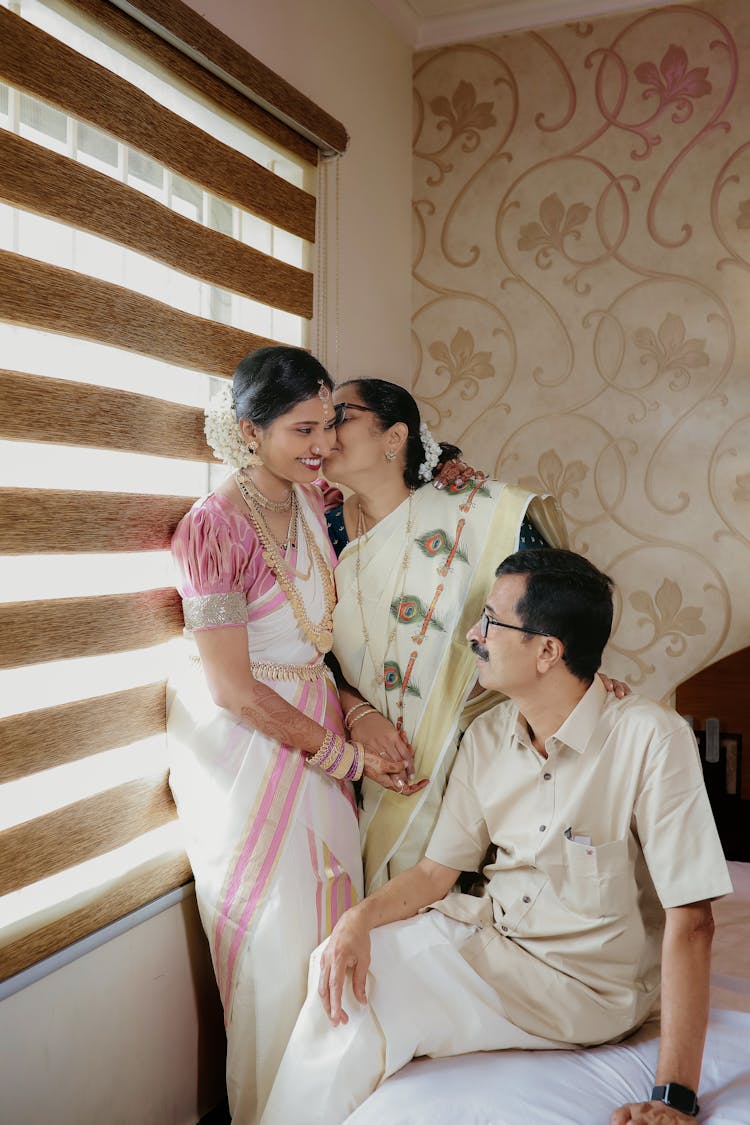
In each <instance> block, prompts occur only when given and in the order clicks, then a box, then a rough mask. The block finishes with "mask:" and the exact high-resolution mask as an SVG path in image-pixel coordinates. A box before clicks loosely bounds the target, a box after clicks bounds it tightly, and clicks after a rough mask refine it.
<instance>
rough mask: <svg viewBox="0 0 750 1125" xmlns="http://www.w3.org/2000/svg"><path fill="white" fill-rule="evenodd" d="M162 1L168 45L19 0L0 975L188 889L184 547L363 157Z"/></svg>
mask: <svg viewBox="0 0 750 1125" xmlns="http://www.w3.org/2000/svg"><path fill="white" fill-rule="evenodd" d="M144 6H145V7H148V8H149V9H150V10H153V9H154V4H153V3H150V4H148V5H144ZM128 7H129V10H130V9H132V8H133V7H134V5H129V6H128ZM135 7H138V6H137V5H135ZM155 7H156V9H157V10H158V11H159V13H160V20H161V22H163V24H164V25H165V27H166V30H167V31H168V32H169V36H170V41H168V40H167V39H166V38H165V37H164V36H163V35H161V34H158V33H157V32H155V31H154V30H152V28H151V26H150V27H148V28H147V27H146V26H145V25H144V24H143V23H142V22H140V21H139V19H138V18H136V17H137V13H136V17H134V16H133V15H131V14H126V13H124V12H122V11H120V10H119V9H118V8H117V7H116V6H114V5H113V4H110V3H107V2H106V0H70V2H69V3H64V2H60V0H45V2H40V0H0V354H2V357H3V359H2V367H3V370H2V371H1V372H0V452H1V454H2V461H3V465H4V466H5V467H6V468H5V471H4V474H3V475H4V479H3V482H2V485H3V487H1V488H0V582H1V583H2V590H3V594H2V597H3V599H4V603H3V604H2V605H0V746H1V747H2V750H0V979H4V978H7V977H9V976H11V975H13V974H15V973H18V972H19V971H21V970H22V969H24V968H26V967H28V966H29V965H30V964H32V963H34V962H35V961H37V960H39V959H41V958H44V957H46V956H48V955H49V954H51V953H53V952H55V951H57V950H58V949H60V948H62V947H64V946H66V945H68V944H70V943H72V942H74V941H76V940H78V939H79V938H81V937H84V936H86V935H87V934H88V933H90V932H92V931H93V930H95V929H97V928H99V927H101V926H102V925H104V924H106V923H108V922H111V921H113V920H115V919H117V918H119V917H122V916H123V915H124V914H126V913H128V912H130V911H132V910H134V909H136V908H137V907H139V906H141V905H142V904H144V903H146V902H148V901H150V900H152V899H154V898H156V897H158V896H159V895H161V894H163V893H165V892H166V891H168V890H170V889H172V888H174V887H176V886H179V885H180V884H181V883H184V882H186V881H187V880H188V879H189V878H190V871H189V868H188V865H187V860H186V858H185V856H184V854H183V852H182V849H181V846H180V840H179V833H178V830H177V825H176V821H175V810H174V806H173V804H172V801H171V797H170V794H169V790H168V786H167V781H166V778H167V762H166V756H165V735H164V725H165V714H164V712H165V681H164V677H165V667H166V659H165V655H166V651H167V647H168V645H169V643H170V639H171V638H172V637H173V636H174V635H175V634H176V633H178V632H179V631H180V629H181V613H180V606H179V600H178V598H177V595H176V593H175V592H174V591H173V590H172V589H171V585H170V569H169V565H168V545H169V539H170V536H171V533H172V531H173V529H174V527H175V525H176V523H177V521H178V520H179V518H180V517H181V515H182V514H183V512H184V511H186V509H187V508H188V507H189V506H190V503H191V502H192V500H193V499H194V498H195V497H196V496H198V495H200V494H201V493H203V492H205V491H207V490H208V489H209V488H210V487H212V485H213V483H215V482H214V481H213V480H212V477H213V475H214V474H215V473H216V471H217V467H216V466H215V465H212V464H211V461H212V458H211V453H210V451H209V450H208V448H207V446H206V444H205V440H204V437H203V406H204V405H205V403H206V402H207V400H208V398H209V397H210V394H211V391H212V386H215V385H218V383H219V381H220V380H222V379H225V378H226V377H228V376H229V375H231V372H232V370H233V368H234V366H235V364H236V362H237V360H238V359H239V358H240V357H241V356H242V355H244V354H245V353H247V352H248V351H250V350H252V349H253V348H255V347H258V346H262V345H263V344H264V343H267V342H282V343H292V344H296V345H301V346H306V345H307V343H308V335H309V325H310V319H311V317H312V312H313V276H312V272H311V248H312V243H313V240H314V237H315V221H316V214H315V212H316V208H315V194H314V192H315V182H316V165H317V162H318V147H319V145H321V144H323V145H324V146H326V147H328V148H329V149H330V148H331V147H336V146H337V145H338V146H339V147H340V148H341V147H343V146H344V145H345V142H346V137H345V134H344V133H343V130H342V129H341V127H340V126H339V125H338V123H337V122H332V120H331V119H328V118H327V117H326V115H325V114H322V111H320V110H318V109H317V107H315V106H312V104H311V103H307V102H306V99H304V98H302V96H301V95H299V94H297V92H296V91H293V90H291V88H289V87H286V86H285V84H284V83H283V82H282V81H281V80H280V79H278V78H277V77H276V76H273V75H271V74H270V72H267V71H266V70H265V68H263V67H262V65H261V64H260V63H258V62H257V60H254V59H252V57H251V56H249V55H247V54H246V53H244V52H242V51H241V50H240V49H239V48H237V47H236V46H235V45H233V44H231V43H230V42H229V41H228V40H226V39H225V38H224V37H222V36H221V35H220V34H219V33H218V32H217V31H215V29H211V28H210V27H209V25H208V24H206V23H205V22H204V21H203V20H201V19H200V17H198V16H197V15H195V14H194V13H192V12H191V11H190V10H189V9H186V8H183V7H182V5H180V4H179V3H177V0H160V2H159V3H158V4H156V6H155ZM151 16H152V17H153V11H151ZM175 38H177V39H179V40H180V41H181V42H182V43H183V47H184V49H183V50H179V49H178V48H177V47H175V46H174V45H173V41H174V39H175ZM198 53H199V54H200V55H201V58H202V59H203V62H204V64H205V65H199V64H198V63H197V62H195V61H193V57H191V56H195V55H196V54H198ZM257 87H260V88H261V89H260V94H259V95H258V96H259V97H261V98H262V100H263V101H264V103H266V104H269V103H270V104H272V105H275V106H277V108H278V111H279V113H281V114H282V116H283V117H284V119H285V120H280V119H279V117H278V116H276V115H274V114H271V113H269V112H268V111H267V109H265V108H261V107H260V106H259V105H258V104H256V102H255V100H253V97H250V96H248V94H249V93H250V92H252V90H253V88H257ZM256 93H257V89H256ZM290 118H292V119H294V120H295V121H296V122H297V123H298V124H297V126H296V127H295V128H292V127H290V126H289V125H288V124H287V123H286V122H287V121H288V120H289V119H290ZM299 122H302V124H299ZM303 133H305V134H307V135H306V136H304V135H302V134H303ZM322 134H326V135H327V136H328V137H329V140H328V141H321V139H320V137H321V135H322ZM310 137H314V138H315V142H314V143H313V141H312V140H310Z"/></svg>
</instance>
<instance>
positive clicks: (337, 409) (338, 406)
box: [333, 402, 376, 426]
mask: <svg viewBox="0 0 750 1125" xmlns="http://www.w3.org/2000/svg"><path fill="white" fill-rule="evenodd" d="M350 410H361V411H362V412H363V413H365V414H375V413H376V411H374V410H373V408H372V407H371V406H360V405H359V403H358V402H337V403H335V404H334V407H333V411H334V414H335V416H336V422H335V424H336V425H337V426H340V425H341V423H342V422H346V420H347V413H348V411H350Z"/></svg>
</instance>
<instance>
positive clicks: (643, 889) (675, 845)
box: [427, 677, 732, 1045]
mask: <svg viewBox="0 0 750 1125" xmlns="http://www.w3.org/2000/svg"><path fill="white" fill-rule="evenodd" d="M546 750H547V754H548V757H547V758H546V759H545V758H543V757H542V755H541V754H539V753H538V752H537V751H536V750H535V749H534V747H533V746H532V743H531V740H530V738H529V734H528V730H527V728H526V724H525V722H524V721H523V719H522V718H521V717H520V716H519V714H518V709H517V708H516V707H515V706H514V705H513V704H512V703H510V702H506V703H501V704H500V705H499V706H497V707H495V708H493V709H492V710H491V711H489V712H487V713H486V714H484V715H482V716H480V717H479V718H478V719H476V720H475V721H474V722H473V723H472V725H471V727H470V728H469V730H468V731H467V733H466V735H465V737H464V740H463V743H462V745H461V748H460V751H459V753H458V756H457V759H456V763H455V765H454V768H453V773H452V775H451V779H450V782H449V785H448V789H447V791H446V794H445V798H444V800H443V806H442V809H441V812H440V816H439V819H438V822H437V824H436V826H435V831H434V833H433V836H432V839H431V841H430V844H429V846H428V848H427V856H428V858H430V859H432V860H435V861H436V862H438V863H442V864H444V865H445V866H447V867H455V868H459V869H462V870H469V871H470V870H476V869H478V868H479V867H480V865H481V864H482V862H483V860H484V858H485V855H486V853H487V848H488V846H489V845H490V844H494V845H496V846H497V856H496V858H495V859H494V860H493V861H492V862H490V863H489V864H488V865H487V866H486V867H485V868H484V874H485V876H486V878H487V880H488V887H487V890H488V895H487V896H486V897H484V898H474V897H472V896H469V895H460V894H455V893H453V894H450V895H449V896H448V897H447V898H446V899H444V900H443V901H442V902H440V903H436V904H435V908H436V909H439V910H442V911H443V912H444V913H445V914H448V915H449V916H451V917H453V918H457V919H459V920H463V921H467V922H474V923H479V925H480V926H481V929H480V931H479V932H478V933H477V934H476V935H475V936H474V937H473V938H471V939H470V941H469V942H468V943H467V945H466V946H465V949H464V956H465V957H466V958H467V960H468V961H470V963H471V964H473V965H474V967H475V968H476V969H477V970H478V971H479V972H480V973H481V974H482V976H483V977H485V979H487V980H488V981H490V983H492V984H493V985H494V986H495V987H496V988H497V990H498V993H499V994H500V996H501V997H502V999H503V1002H504V1004H505V1006H506V1008H507V1010H508V1015H509V1018H510V1019H511V1020H513V1022H514V1023H517V1024H518V1025H519V1026H520V1027H523V1028H524V1029H525V1030H527V1031H529V1032H531V1033H532V1034H537V1035H545V1036H548V1037H549V1038H552V1039H558V1040H563V1041H564V1042H568V1043H578V1044H581V1045H584V1044H591V1043H598V1042H605V1041H607V1040H612V1039H617V1038H621V1037H622V1036H624V1035H627V1034H628V1033H629V1032H630V1031H631V1030H632V1029H633V1028H635V1027H637V1026H638V1025H639V1024H640V1023H642V1022H643V1020H644V1019H645V1018H646V1017H647V1016H648V1014H649V1013H650V1011H651V1010H652V1009H653V1007H654V1005H655V1002H656V1000H657V999H658V992H659V976H660V974H659V963H660V954H661V938H662V932H663V925H664V909H666V908H669V907H673V906H681V905H685V904H686V903H691V902H698V901H701V900H703V899H711V898H717V897H719V896H721V895H725V894H729V893H731V891H732V884H731V881H730V879H729V873H728V871H727V866H726V862H725V860H724V856H723V853H722V849H721V845H720V843H719V838H718V834H717V831H716V826H715V824H714V820H713V816H712V813H711V808H710V806H709V803H708V798H707V796H706V790H705V786H704V784H703V775H702V771H701V766H700V761H699V758H698V753H697V748H696V745H695V740H694V738H693V735H692V732H691V731H690V729H689V727H688V726H687V724H686V723H685V721H684V720H683V719H681V718H680V716H679V715H677V714H676V713H675V712H674V711H672V710H669V709H668V708H665V707H662V706H660V705H659V704H657V703H654V702H652V701H651V700H648V699H643V698H640V697H639V696H637V695H630V696H627V697H626V698H625V699H622V700H618V699H617V698H616V697H615V696H614V695H613V694H611V693H607V692H606V691H605V689H604V687H603V686H602V684H601V681H600V680H599V678H598V677H596V679H595V680H594V683H593V684H592V685H591V687H590V688H589V689H588V691H587V692H586V694H585V695H584V696H583V698H582V699H581V701H580V703H579V704H578V706H577V707H576V708H575V709H574V710H573V712H572V713H571V714H570V715H569V716H568V718H567V719H566V720H565V722H564V723H563V725H562V726H561V727H560V728H559V730H558V731H557V733H556V734H555V735H554V736H552V737H551V738H549V739H548V740H547V743H546Z"/></svg>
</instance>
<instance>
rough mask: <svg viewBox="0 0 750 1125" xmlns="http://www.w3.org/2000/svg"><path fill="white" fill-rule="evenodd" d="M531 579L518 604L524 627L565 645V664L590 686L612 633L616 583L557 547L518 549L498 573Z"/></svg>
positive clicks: (583, 559)
mask: <svg viewBox="0 0 750 1125" xmlns="http://www.w3.org/2000/svg"><path fill="white" fill-rule="evenodd" d="M504 574H525V575H527V582H526V591H525V593H524V595H523V597H521V598H520V599H519V600H518V601H517V602H516V606H515V610H516V613H517V614H518V617H519V619H520V622H521V624H522V625H524V626H525V627H526V628H527V629H533V630H535V631H536V632H539V633H549V634H550V636H552V637H557V639H558V640H559V641H562V644H563V648H564V654H563V660H564V661H565V664H566V666H567V668H568V669H569V670H570V672H572V674H573V675H574V676H576V677H577V678H578V679H579V680H584V681H585V682H587V683H590V682H591V680H593V678H594V676H595V675H596V672H597V669H598V668H599V665H600V664H601V659H602V652H603V651H604V646H605V645H606V643H607V641H608V640H609V634H610V632H611V631H612V585H613V583H612V579H611V578H609V577H608V576H607V575H606V574H602V572H601V571H600V570H597V568H596V567H595V566H594V565H593V563H590V562H589V561H588V559H585V558H583V556H582V555H577V554H576V553H575V552H574V551H565V550H562V549H557V548H550V547H545V548H539V549H538V550H537V549H535V550H526V551H516V553H515V554H514V555H508V557H507V559H505V560H504V561H503V562H501V563H500V566H499V567H498V568H497V570H496V571H495V576H496V577H497V578H501V577H502V576H503V575H504Z"/></svg>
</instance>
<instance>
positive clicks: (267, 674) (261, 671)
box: [250, 660, 326, 680]
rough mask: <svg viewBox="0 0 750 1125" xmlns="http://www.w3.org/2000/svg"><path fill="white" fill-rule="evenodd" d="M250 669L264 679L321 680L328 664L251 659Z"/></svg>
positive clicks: (322, 662)
mask: <svg viewBox="0 0 750 1125" xmlns="http://www.w3.org/2000/svg"><path fill="white" fill-rule="evenodd" d="M250 671H251V672H252V674H253V675H254V676H258V677H259V678H260V679H262V680H320V679H322V677H323V676H325V674H326V664H325V662H324V661H321V662H320V664H274V663H273V662H272V661H270V660H251V661H250Z"/></svg>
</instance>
